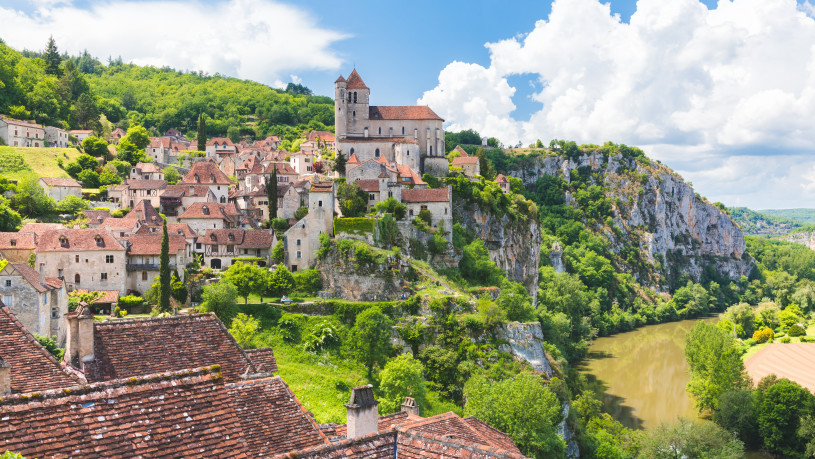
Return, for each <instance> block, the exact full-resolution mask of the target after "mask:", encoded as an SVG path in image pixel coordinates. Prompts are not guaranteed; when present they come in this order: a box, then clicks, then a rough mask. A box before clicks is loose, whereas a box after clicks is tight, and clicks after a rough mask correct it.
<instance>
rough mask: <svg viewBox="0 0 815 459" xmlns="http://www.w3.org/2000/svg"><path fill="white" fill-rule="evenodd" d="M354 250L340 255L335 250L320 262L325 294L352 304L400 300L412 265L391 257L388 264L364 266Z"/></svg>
mask: <svg viewBox="0 0 815 459" xmlns="http://www.w3.org/2000/svg"><path fill="white" fill-rule="evenodd" d="M356 255H357V254H356V253H355V251H354V250H353V249H352V250H351V251H350V252H349V253H347V254H341V253H340V252H339V250H338V249H337V247H336V246H334V247H332V249H331V250H330V251H329V252H328V254H327V255H326V256H325V257H324V258H323V259H321V260H318V261H317V265H316V266H315V268H317V269H318V270H319V271H320V275H321V276H322V279H323V291H325V292H329V293H330V294H331V296H333V297H335V298H341V299H345V300H353V301H387V300H395V299H398V298H399V296H400V295H401V293H402V279H405V278H406V277H407V276H408V274H407V273H408V270H409V269H410V263H409V262H408V260H406V259H405V258H403V257H401V256H399V255H393V254H389V255H387V257H386V259H385V260H381V262H380V261H377V262H372V263H365V262H362V261H360V260H359V259H358V258H362V257H357V256H356Z"/></svg>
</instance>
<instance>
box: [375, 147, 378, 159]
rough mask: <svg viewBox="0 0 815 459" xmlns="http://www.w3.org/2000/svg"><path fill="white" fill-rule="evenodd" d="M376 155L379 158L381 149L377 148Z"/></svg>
mask: <svg viewBox="0 0 815 459" xmlns="http://www.w3.org/2000/svg"><path fill="white" fill-rule="evenodd" d="M374 155H375V156H376V157H377V158H379V148H377V149H376V151H374Z"/></svg>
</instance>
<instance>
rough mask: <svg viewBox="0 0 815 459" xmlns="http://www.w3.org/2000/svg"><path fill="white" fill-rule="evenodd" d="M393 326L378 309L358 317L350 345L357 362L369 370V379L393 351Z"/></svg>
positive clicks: (369, 309)
mask: <svg viewBox="0 0 815 459" xmlns="http://www.w3.org/2000/svg"><path fill="white" fill-rule="evenodd" d="M392 326H393V323H392V322H391V320H390V319H389V318H388V317H387V316H386V315H385V314H383V313H382V311H381V310H379V308H377V307H371V308H368V309H366V310H365V311H363V312H362V313H360V314H359V315H358V316H357V320H356V322H355V324H354V328H352V329H351V340H350V343H351V348H352V350H353V352H354V355H355V356H356V358H357V360H359V361H360V362H362V363H363V364H364V365H365V368H366V369H367V370H368V378H372V377H373V369H374V366H376V365H383V364H384V363H385V361H386V360H387V358H388V356H389V355H390V353H391V351H392V346H391V343H390V336H391V327H392Z"/></svg>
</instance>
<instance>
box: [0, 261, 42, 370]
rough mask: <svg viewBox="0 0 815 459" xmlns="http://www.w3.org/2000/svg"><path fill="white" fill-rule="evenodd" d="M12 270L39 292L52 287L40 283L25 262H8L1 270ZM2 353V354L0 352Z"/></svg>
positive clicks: (35, 272) (38, 274) (37, 275)
mask: <svg viewBox="0 0 815 459" xmlns="http://www.w3.org/2000/svg"><path fill="white" fill-rule="evenodd" d="M11 270H14V271H16V272H17V274H19V275H20V276H22V278H23V279H25V281H26V282H28V284H29V285H31V286H32V287H34V289H35V290H36V291H38V292H40V293H43V292H47V291H48V290H52V289H53V287H51V286H49V285H47V284H46V285H43V284H42V283H40V273H38V272H37V271H34V269H33V268H32V267H31V266H28V264H27V263H9V264H7V265H6V266H5V267H3V270H2V271H0V272H3V271H6V272H10V271H11ZM0 355H2V354H0Z"/></svg>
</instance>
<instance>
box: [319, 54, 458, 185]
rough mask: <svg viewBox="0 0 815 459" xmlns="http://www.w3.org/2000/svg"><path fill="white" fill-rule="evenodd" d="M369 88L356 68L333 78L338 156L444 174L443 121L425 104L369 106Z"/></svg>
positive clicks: (445, 163) (445, 162) (445, 168)
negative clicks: (343, 75)
mask: <svg viewBox="0 0 815 459" xmlns="http://www.w3.org/2000/svg"><path fill="white" fill-rule="evenodd" d="M370 96H371V90H370V88H368V86H366V85H365V82H364V81H362V77H360V76H359V73H357V71H356V69H354V70H353V71H352V72H351V75H349V76H348V79H345V78H344V77H342V76H340V77H339V78H337V80H336V81H335V82H334V120H335V121H334V123H335V137H336V148H337V151H338V154H342V155H343V156H345V158H346V159H350V158H351V157H352V156H356V158H355V159H354V162H356V161H358V162H359V163H365V162H366V161H369V160H374V161H377V162H380V163H382V164H388V165H390V166H392V167H393V168H394V169H395V168H396V166H399V165H401V166H408V167H410V168H411V169H412V170H413V171H416V172H419V173H429V174H433V175H437V176H443V175H446V174H447V170H448V163H447V159H446V158H445V157H444V128H443V127H442V124H443V123H444V120H443V119H442V118H441V117H440V116H439V115H437V114H436V113H435V112H433V110H431V109H430V107H428V106H425V105H414V106H382V105H370Z"/></svg>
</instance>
